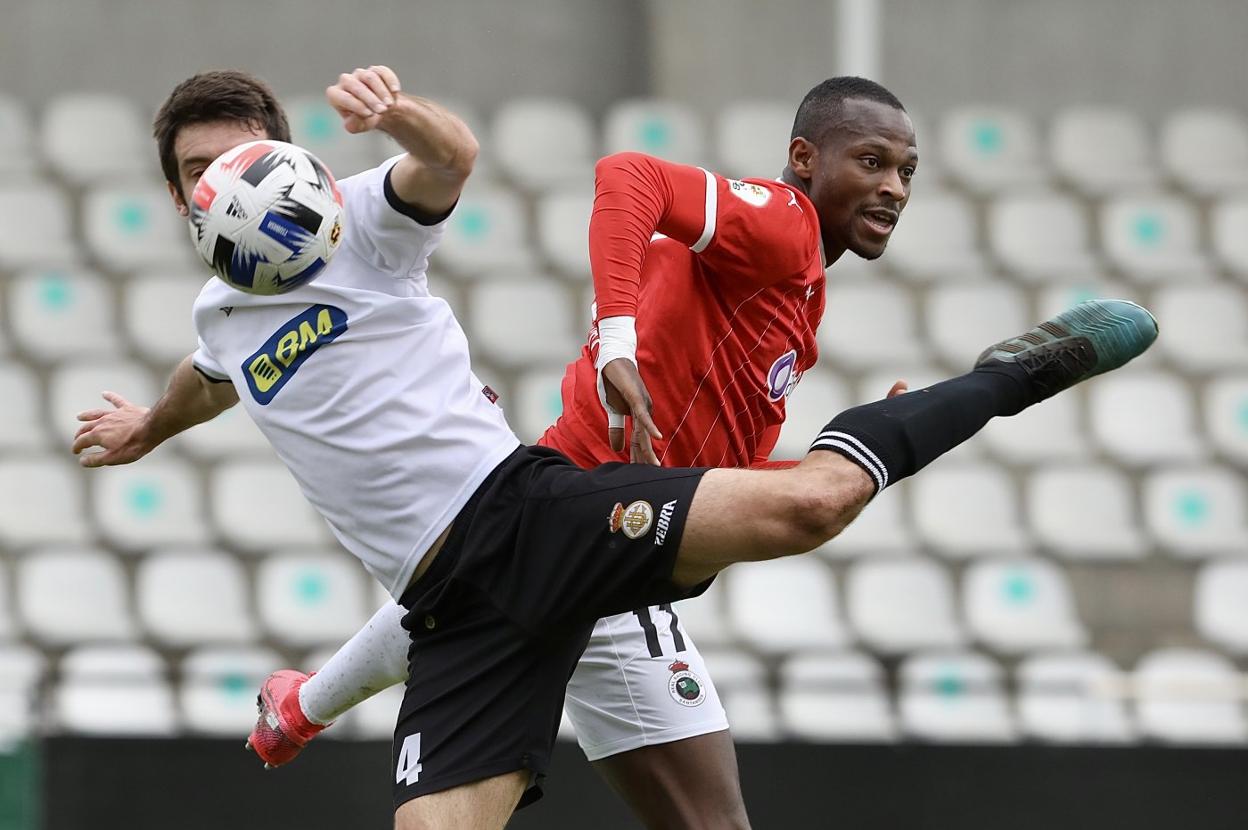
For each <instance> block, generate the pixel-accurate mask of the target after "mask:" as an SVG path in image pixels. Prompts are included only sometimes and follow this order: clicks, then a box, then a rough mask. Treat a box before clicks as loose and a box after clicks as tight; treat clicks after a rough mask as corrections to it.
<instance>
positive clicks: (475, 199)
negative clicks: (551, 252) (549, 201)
mask: <svg viewBox="0 0 1248 830" xmlns="http://www.w3.org/2000/svg"><path fill="white" fill-rule="evenodd" d="M528 241H529V229H528V226H527V223H526V222H525V218H524V211H523V208H522V207H521V204H520V200H519V198H518V197H517V196H516V194H515V193H513V192H512V191H510V190H504V189H501V188H498V187H495V186H491V185H489V184H483V185H477V186H470V187H469V188H468V189H467V190H465V191H464V195H463V196H462V197H461V198H460V200H459V204H458V205H456V207H455V212H454V213H452V214H451V218H450V220H449V221H448V222H447V226H446V235H445V236H444V237H443V239H442V244H441V246H439V248H438V250H437V253H436V254H434V257H433V260H434V263H435V264H436V265H437V266H438V267H443V266H445V267H446V268H448V269H449V270H451V271H453V272H455V273H457V274H476V273H479V272H481V271H485V270H489V269H491V268H497V269H504V270H524V269H526V268H528V267H530V266H531V265H532V263H533V255H532V253H531V252H530V251H529V248H528Z"/></svg>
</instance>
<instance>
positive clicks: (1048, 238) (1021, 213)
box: [988, 191, 1097, 282]
mask: <svg viewBox="0 0 1248 830" xmlns="http://www.w3.org/2000/svg"><path fill="white" fill-rule="evenodd" d="M988 243H989V246H990V247H991V249H992V252H993V254H994V255H995V256H996V258H997V260H998V261H999V262H1000V263H1001V265H1002V266H1004V267H1005V268H1006V269H1007V270H1009V271H1011V272H1012V273H1013V274H1014V275H1015V276H1017V277H1019V278H1020V279H1024V280H1028V281H1032V282H1038V281H1045V282H1048V281H1052V280H1055V279H1060V280H1070V279H1078V278H1085V277H1087V276H1088V275H1090V274H1093V273H1095V272H1096V268H1097V261H1096V258H1095V256H1093V254H1092V248H1091V244H1092V243H1091V238H1090V234H1089V232H1088V220H1087V218H1086V216H1085V214H1084V210H1083V208H1082V207H1081V206H1080V204H1079V203H1078V202H1077V201H1075V200H1074V199H1073V198H1071V197H1070V196H1066V195H1063V194H1059V193H1050V192H1047V191H1040V192H1037V193H1031V194H1025V195H1017V196H1003V197H1001V198H999V199H997V200H996V201H994V202H993V203H991V204H990V205H989V208H988Z"/></svg>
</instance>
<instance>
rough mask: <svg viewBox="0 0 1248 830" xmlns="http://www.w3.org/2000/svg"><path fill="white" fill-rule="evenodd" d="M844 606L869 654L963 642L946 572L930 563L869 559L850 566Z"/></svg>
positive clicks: (948, 646)
mask: <svg viewBox="0 0 1248 830" xmlns="http://www.w3.org/2000/svg"><path fill="white" fill-rule="evenodd" d="M845 608H846V611H847V614H848V617H849V624H850V626H851V627H852V628H853V630H854V632H855V634H857V636H858V639H860V640H861V641H862V642H863V643H865V644H866V645H868V646H870V647H871V649H872V650H873V651H877V652H883V653H885V654H901V653H905V652H910V651H917V650H920V649H933V648H953V647H956V646H961V645H963V643H964V642H965V641H966V635H965V634H964V633H963V631H962V627H961V626H960V625H959V624H958V623H957V621H956V620H955V619H954V600H953V589H952V588H951V587H950V584H949V576H948V574H947V573H946V572H945V569H944V568H942V567H941V566H940V565H938V564H936V563H935V562H933V561H932V560H930V559H923V558H920V557H912V556H907V557H897V558H891V557H890V558H888V559H870V560H864V561H858V562H855V563H854V564H853V565H851V566H850V569H849V572H848V574H847V575H846V579H845Z"/></svg>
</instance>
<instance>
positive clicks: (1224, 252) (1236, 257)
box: [1209, 193, 1248, 280]
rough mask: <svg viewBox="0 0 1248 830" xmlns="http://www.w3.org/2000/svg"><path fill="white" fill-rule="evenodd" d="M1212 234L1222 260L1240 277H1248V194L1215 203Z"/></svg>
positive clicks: (1211, 218) (1216, 249)
mask: <svg viewBox="0 0 1248 830" xmlns="http://www.w3.org/2000/svg"><path fill="white" fill-rule="evenodd" d="M1210 220H1211V221H1210V223H1209V233H1210V236H1211V237H1212V238H1213V250H1214V252H1215V253H1216V254H1217V257H1218V260H1219V261H1220V262H1221V263H1222V265H1224V266H1225V267H1226V268H1227V269H1229V270H1230V271H1231V272H1232V273H1234V274H1235V275H1236V276H1237V277H1239V279H1240V280H1248V235H1246V234H1245V233H1244V227H1245V226H1248V193H1246V194H1241V195H1238V196H1232V197H1230V198H1227V199H1224V200H1222V201H1220V202H1217V203H1216V204H1214V205H1213V208H1212V210H1211V211H1210Z"/></svg>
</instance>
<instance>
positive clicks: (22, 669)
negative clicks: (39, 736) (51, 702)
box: [0, 641, 47, 747]
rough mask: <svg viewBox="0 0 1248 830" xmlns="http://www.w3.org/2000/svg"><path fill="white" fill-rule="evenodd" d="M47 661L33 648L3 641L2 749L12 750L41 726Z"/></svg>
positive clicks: (0, 648) (0, 687)
mask: <svg viewBox="0 0 1248 830" xmlns="http://www.w3.org/2000/svg"><path fill="white" fill-rule="evenodd" d="M46 662H47V661H46V660H45V658H44V656H43V654H42V653H41V652H39V651H37V650H35V649H33V648H30V647H29V646H24V645H20V644H16V643H13V644H5V643H3V642H2V641H0V746H6V747H7V746H9V745H10V744H11V742H13V741H20V740H22V739H24V738H25V737H26V736H28V735H30V734H32V733H33V732H34V731H35V729H36V728H37V727H38V726H39V722H38V719H37V718H36V709H37V708H42V707H41V706H37V705H36V704H37V703H42V701H43V696H42V695H41V694H40V688H39V687H40V683H41V681H42V679H43V674H44V669H45V664H46Z"/></svg>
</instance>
